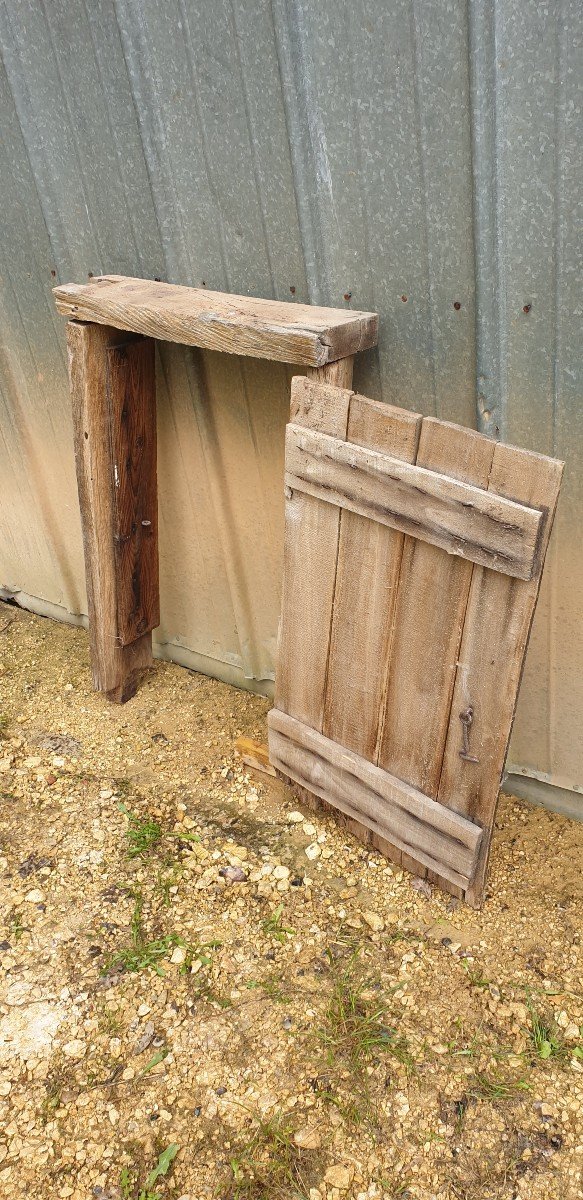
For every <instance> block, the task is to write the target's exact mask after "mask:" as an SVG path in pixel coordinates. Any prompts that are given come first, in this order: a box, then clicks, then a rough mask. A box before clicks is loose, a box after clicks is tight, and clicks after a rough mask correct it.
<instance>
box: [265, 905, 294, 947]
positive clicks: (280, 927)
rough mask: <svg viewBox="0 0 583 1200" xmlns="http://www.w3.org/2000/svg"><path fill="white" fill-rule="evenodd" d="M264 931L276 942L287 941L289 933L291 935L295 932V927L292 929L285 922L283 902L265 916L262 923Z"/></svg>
mask: <svg viewBox="0 0 583 1200" xmlns="http://www.w3.org/2000/svg"><path fill="white" fill-rule="evenodd" d="M261 927H262V929H263V932H264V933H265V934H267V936H268V937H272V938H274V939H275V941H276V942H286V941H287V938H288V934H289V936H290V937H291V936H292V935H293V934H294V933H295V929H290V928H289V927H288V926H287V925H284V923H283V904H278V906H277V908H275V909H274V910H273V912H272V913H271V914H270V915H269V916H268V917H266V918H265V920H264V921H262V923H261Z"/></svg>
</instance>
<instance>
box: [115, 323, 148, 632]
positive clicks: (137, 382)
mask: <svg viewBox="0 0 583 1200" xmlns="http://www.w3.org/2000/svg"><path fill="white" fill-rule="evenodd" d="M107 395H108V401H109V417H110V428H111V450H112V459H113V461H112V467H113V474H114V488H113V496H114V530H113V535H114V541H115V555H116V583H117V636H118V638H119V641H120V643H121V645H122V646H127V645H129V643H130V642H135V640H136V638H138V637H141V636H142V634H144V633H148V632H149V631H150V630H152V629H155V628H156V626H157V625H159V624H160V600H159V590H158V496H157V486H156V384H155V365H154V342H153V341H152V339H151V338H140V339H139V340H137V341H135V340H134V341H130V342H128V341H125V342H124V343H123V344H122V345H116V346H109V347H108V349H107Z"/></svg>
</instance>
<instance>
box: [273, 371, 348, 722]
mask: <svg viewBox="0 0 583 1200" xmlns="http://www.w3.org/2000/svg"><path fill="white" fill-rule="evenodd" d="M327 372H329V373H330V374H331V377H332V381H333V382H335V381H336V380H338V379H342V380H343V381H345V382H349V380H350V379H351V377H352V360H351V359H349V360H346V361H345V363H344V364H342V363H339V364H332V366H331V367H330V368H323V374H322V376H321V377H320V378H321V380H322V381H323V382H327V379H326V373H327ZM312 394H313V395H314V402H313V403H311V401H310V397H311V396H312ZM351 394H352V393H351V392H350V391H349V390H348V389H347V388H346V387H344V388H340V387H331V388H327V389H325V392H323V393H322V395H324V396H325V399H324V401H322V399H321V397H320V399H318V389H314V388H311V387H310V384H309V383H308V382H307V381H306V380H305V379H302V378H297V379H294V380H293V381H292V400H291V404H292V409H293V411H294V413H295V414H296V416H297V417H298V418H299V419H300V420H303V421H305V422H306V424H309V422H310V421H314V423H315V424H316V426H317V427H318V428H322V427H323V426H324V427H325V428H326V429H329V430H331V431H332V432H333V433H334V434H335V437H336V438H344V437H346V429H347V426H348V409H349V404H350V397H351ZM296 428H300V426H296ZM339 525H340V511H339V509H338V508H335V507H334V506H332V505H330V504H324V503H323V502H322V501H321V500H318V499H316V498H315V497H313V496H306V495H304V494H303V493H301V492H293V491H290V490H289V489H286V501H285V534H284V560H283V561H284V566H283V595H282V615H281V622H280V629H279V640H278V655H277V671H276V676H275V704H276V706H277V708H280V709H282V710H283V711H284V712H286V713H290V714H291V715H292V716H294V717H297V718H298V719H299V720H300V721H305V722H306V723H307V724H309V725H312V726H313V727H314V728H316V729H321V728H322V721H323V716H324V696H325V691H326V671H327V666H328V647H329V641H330V623H331V618H332V600H333V596H334V581H335V578H336V560H337V555H338V531H339Z"/></svg>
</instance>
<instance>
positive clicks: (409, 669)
mask: <svg viewBox="0 0 583 1200" xmlns="http://www.w3.org/2000/svg"><path fill="white" fill-rule="evenodd" d="M493 455H494V443H493V442H492V441H490V440H489V439H488V438H485V437H483V435H481V434H479V433H476V432H475V431H474V430H472V429H463V428H461V427H460V426H458V425H450V424H448V423H446V422H443V421H437V420H435V418H433V417H426V418H425V420H424V421H423V425H422V428H421V436H420V439H419V449H418V451H417V459H416V462H417V466H421V467H425V468H426V469H428V470H432V471H438V472H439V473H440V474H444V475H448V476H451V477H452V478H454V479H458V480H461V481H462V482H463V483H471V484H475V485H477V486H478V487H481V488H486V487H487V486H488V475H489V471H490V467H491V464H492V458H493ZM472 571H473V563H471V562H466V561H465V560H464V559H461V558H456V557H454V556H453V555H450V554H446V553H445V552H444V551H443V550H440V549H438V547H437V546H432V545H430V544H429V543H428V542H422V541H417V540H416V539H415V538H410V537H408V538H406V539H405V546H404V549H403V558H402V562H401V574H400V578H399V591H398V599H397V607H396V613H395V637H394V641H393V649H392V656H391V662H390V666H389V676H388V685H387V690H386V697H385V703H384V712H383V717H382V723H381V725H382V728H381V732H380V739H379V746H378V754H377V762H378V764H379V766H382V767H384V768H385V769H386V770H387V771H390V772H391V773H392V774H393V775H396V776H398V778H399V779H406V780H407V782H408V783H410V784H412V785H413V787H417V788H419V789H420V790H421V791H422V792H424V793H425V794H426V795H427V796H431V797H432V799H434V800H435V799H437V792H438V789H439V778H440V774H441V764H442V760H443V748H444V744H445V738H446V734H447V727H448V723H449V714H450V708H451V697H452V692H453V686H454V682H455V671H456V663H457V657H458V651H459V645H460V640H461V635H462V629H463V624H464V617H465V611H466V604H467V599H468V591H469V587H470V581H471V578H472ZM402 865H403V866H404V867H405V868H406V869H407V870H413V871H416V873H418V874H421V875H422V874H423V870H419V867H418V865H417V864H416V863H415V861H413V860H411V859H409V858H405V859H403V860H402ZM432 882H442V881H441V880H438V879H436V877H435V876H434V875H433V874H432Z"/></svg>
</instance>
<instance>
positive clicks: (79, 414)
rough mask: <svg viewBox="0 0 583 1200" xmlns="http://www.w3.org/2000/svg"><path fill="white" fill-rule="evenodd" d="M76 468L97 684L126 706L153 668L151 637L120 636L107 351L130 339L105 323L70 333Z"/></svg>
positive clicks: (73, 326) (78, 326) (73, 324)
mask: <svg viewBox="0 0 583 1200" xmlns="http://www.w3.org/2000/svg"><path fill="white" fill-rule="evenodd" d="M67 342H68V350H69V377H70V384H71V401H72V410H73V429H74V439H75V463H76V469H77V485H78V490H79V504H80V508H81V526H82V530H83V546H84V551H85V574H86V579H87V600H88V606H89V641H90V650H91V668H92V674H93V683H94V686H95V688H96V689H97V690H98V691H102V692H105V693H106V694H107V696H108V698H109V699H111V700H113V701H116V702H118V703H123V702H124V701H125V700H128V699H129V698H130V696H132V695H133V694H134V692H135V690H136V687H137V684H138V682H139V679H140V676H141V675H142V674H143V672H144V670H145V669H146V668H147V667H149V666H150V665H151V663H152V635H151V633H149V632H148V633H144V634H142V635H141V636H140V637H138V638H137V639H136V641H134V642H132V643H131V644H129V645H127V646H122V644H121V641H120V639H119V636H118V574H117V565H116V553H115V542H114V526H115V498H114V475H113V470H112V456H111V440H110V435H111V430H110V408H109V400H108V390H107V382H108V381H107V362H108V359H107V350H108V347H110V346H115V345H118V344H120V343H121V342H127V334H125V333H123V334H122V333H120V332H119V331H118V330H116V329H110V328H108V327H107V326H103V325H82V324H78V323H76V322H71V323H70V324H69V325H68V327H67Z"/></svg>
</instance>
